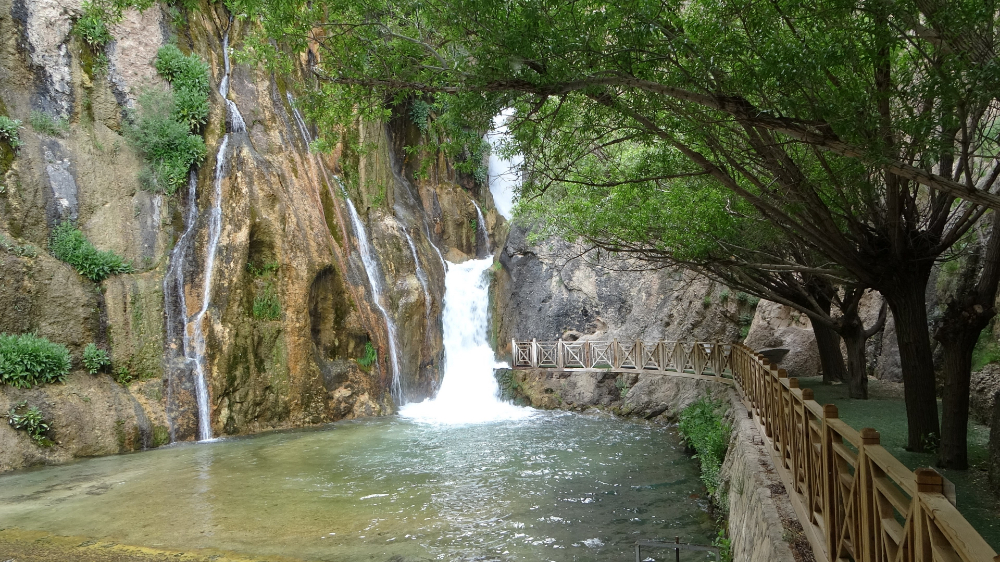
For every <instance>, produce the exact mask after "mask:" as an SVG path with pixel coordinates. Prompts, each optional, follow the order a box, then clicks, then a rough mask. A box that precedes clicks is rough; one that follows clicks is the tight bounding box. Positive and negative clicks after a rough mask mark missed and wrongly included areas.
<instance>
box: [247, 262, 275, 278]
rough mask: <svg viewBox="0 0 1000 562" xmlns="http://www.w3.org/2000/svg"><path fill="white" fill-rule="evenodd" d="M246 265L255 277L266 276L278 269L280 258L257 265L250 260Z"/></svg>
mask: <svg viewBox="0 0 1000 562" xmlns="http://www.w3.org/2000/svg"><path fill="white" fill-rule="evenodd" d="M246 267H247V272H248V273H250V274H251V275H253V276H254V277H264V276H266V275H269V274H271V273H274V272H276V271H278V268H279V267H280V264H278V260H270V261H266V262H264V263H262V264H260V266H257V265H255V264H254V263H253V262H252V261H248V262H247V266H246Z"/></svg>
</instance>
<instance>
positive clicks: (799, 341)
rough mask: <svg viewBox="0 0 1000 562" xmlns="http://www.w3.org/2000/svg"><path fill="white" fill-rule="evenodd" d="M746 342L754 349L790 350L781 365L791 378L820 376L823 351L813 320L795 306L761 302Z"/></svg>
mask: <svg viewBox="0 0 1000 562" xmlns="http://www.w3.org/2000/svg"><path fill="white" fill-rule="evenodd" d="M744 343H746V345H747V346H749V347H750V348H751V349H766V348H774V347H780V348H785V349H788V354H787V355H785V357H784V358H783V359H782V360H781V361H780V362H779V363H778V365H779V366H780V367H781V368H782V369H785V370H786V371H788V374H789V376H793V377H812V376H816V375H818V374H820V362H819V348H818V347H817V346H816V336H815V335H813V331H812V323H811V322H810V321H809V317H807V316H806V315H804V314H801V313H799V312H797V311H795V310H794V309H792V308H791V307H788V306H785V305H782V304H778V303H774V302H771V301H763V300H762V301H760V304H758V305H757V313H756V315H754V319H753V323H752V324H750V331H749V332H748V333H747V338H746V341H745V342H744Z"/></svg>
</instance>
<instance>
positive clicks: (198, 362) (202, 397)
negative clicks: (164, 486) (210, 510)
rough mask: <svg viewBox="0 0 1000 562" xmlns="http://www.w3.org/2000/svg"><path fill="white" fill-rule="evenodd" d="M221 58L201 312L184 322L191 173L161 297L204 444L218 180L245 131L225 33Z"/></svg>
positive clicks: (218, 231) (208, 424)
mask: <svg viewBox="0 0 1000 562" xmlns="http://www.w3.org/2000/svg"><path fill="white" fill-rule="evenodd" d="M222 58H223V61H224V63H225V73H224V74H223V76H222V80H221V81H220V82H219V95H221V96H222V99H223V100H225V102H226V128H227V132H226V134H225V135H223V137H222V141H221V142H220V143H219V150H218V152H217V153H216V155H215V175H214V178H213V181H212V201H211V207H210V208H209V210H208V217H207V218H208V245H207V247H206V248H205V263H204V267H203V272H204V279H203V283H202V287H201V307H200V308H199V309H198V311H197V312H195V313H194V314H193V315H190V316H188V309H187V299H186V296H185V291H184V285H185V275H184V262H185V260H186V258H187V254H188V250H189V249H191V246H192V244H193V243H194V237H195V235H194V232H195V229H196V227H197V223H198V202H197V193H196V188H197V186H198V179H197V176H196V175H195V173H194V172H191V176H190V178H189V180H188V194H187V201H188V208H187V213H186V215H185V217H184V233H183V234H182V235H181V237H180V239H179V240H178V241H177V245H176V246H174V249H173V251H172V252H171V253H170V261H169V264H168V266H167V274H166V276H165V277H164V279H163V292H164V297H165V298H166V297H167V295H170V294H176V295H177V300H178V305H177V308H179V309H180V313H181V316H182V317H183V320H184V331H183V335H182V336H181V345H182V353H183V356H184V362H185V363H186V364H187V365H190V366H191V368H192V372H193V374H194V391H195V399H196V401H197V403H198V440H199V441H204V440H209V439H212V411H211V406H210V405H209V392H208V376H207V373H206V370H205V331H204V323H205V315H206V314H207V313H208V308H209V306H210V305H211V303H212V280H213V278H214V276H215V256H216V254H217V253H218V249H219V240H220V239H221V237H222V180H223V179H224V178H225V177H226V175H227V173H228V171H229V170H228V166H227V164H228V156H229V154H228V153H229V140H230V137H231V135H233V134H234V133H243V132H245V131H246V125H245V123H244V121H243V116H242V115H241V114H240V111H239V109H238V108H237V107H236V104H235V103H234V102H233V101H232V100H230V99H229V98H228V97H227V96H228V95H229V75H230V73H231V72H232V67H231V65H230V62H229V31H228V30H226V32H225V34H224V35H223V37H222ZM167 310H168V312H167V314H168V315H169V314H170V312H169V311H170V307H169V306H168V307H167ZM175 338H176V333H175V332H174V323H173V322H172V321H170V320H169V319H168V321H167V339H168V341H175Z"/></svg>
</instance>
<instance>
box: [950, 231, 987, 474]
mask: <svg viewBox="0 0 1000 562" xmlns="http://www.w3.org/2000/svg"><path fill="white" fill-rule="evenodd" d="M980 244H981V245H980V248H982V244H983V243H982V241H981V242H980ZM985 246H986V247H985V251H974V252H972V253H971V254H970V255H969V256H968V257H967V258H966V262H965V267H963V268H962V272H961V275H962V277H961V278H960V279H959V283H958V288H957V289H956V291H955V292H956V294H955V296H954V297H953V298H952V299H951V300H950V301H949V302H948V308H946V309H945V312H944V317H943V319H942V321H941V325H940V326H938V329H937V330H935V332H934V339H936V340H937V341H938V342H940V343H941V346H942V348H943V351H944V379H945V382H944V392H943V393H942V396H941V410H942V416H941V447H940V448H939V449H938V466H942V467H944V468H954V469H958V470H965V469H967V468H969V455H968V432H969V384H970V381H971V378H972V351H973V350H974V349H975V347H976V342H977V341H978V340H979V333H980V332H982V331H983V328H985V327H986V326H987V325H989V323H990V320H992V319H993V316H995V315H996V310H995V309H994V306H993V305H994V303H995V302H996V295H997V286H998V285H1000V213H996V212H994V213H993V224H992V231H991V232H990V236H989V241H988V242H986V243H985ZM980 256H982V259H980Z"/></svg>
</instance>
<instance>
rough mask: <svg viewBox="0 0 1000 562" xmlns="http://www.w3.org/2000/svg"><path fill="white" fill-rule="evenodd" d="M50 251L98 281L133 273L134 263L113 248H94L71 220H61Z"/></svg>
mask: <svg viewBox="0 0 1000 562" xmlns="http://www.w3.org/2000/svg"><path fill="white" fill-rule="evenodd" d="M49 250H50V251H51V252H52V255H53V256H55V257H56V259H59V260H62V261H64V262H66V263H68V264H70V265H72V266H73V267H74V268H75V269H76V270H77V271H78V272H79V273H80V275H83V276H84V277H86V278H87V279H90V280H91V281H93V282H95V283H100V282H101V281H103V280H104V279H106V278H107V277H110V276H112V275H118V274H119V273H132V271H133V269H132V264H130V263H128V262H126V261H125V260H124V259H123V258H122V257H121V256H119V255H117V254H115V253H114V252H111V251H101V250H98V249H97V248H95V247H94V245H93V244H91V243H90V242H89V241H88V240H87V239H86V238H85V237H84V236H83V232H80V229H79V228H77V227H76V225H75V224H73V223H72V222H69V221H65V222H62V223H59V224H58V225H57V226H56V227H55V229H53V231H52V238H51V239H50V240H49Z"/></svg>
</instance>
